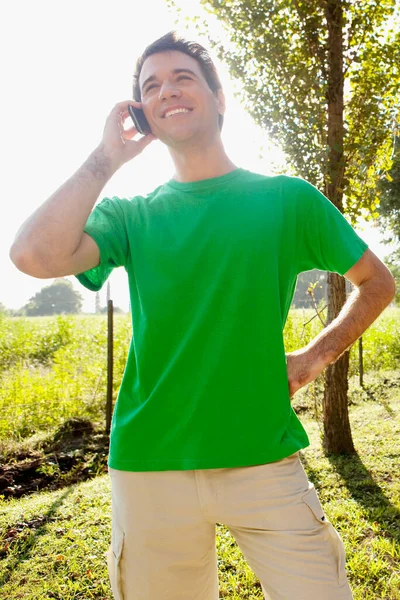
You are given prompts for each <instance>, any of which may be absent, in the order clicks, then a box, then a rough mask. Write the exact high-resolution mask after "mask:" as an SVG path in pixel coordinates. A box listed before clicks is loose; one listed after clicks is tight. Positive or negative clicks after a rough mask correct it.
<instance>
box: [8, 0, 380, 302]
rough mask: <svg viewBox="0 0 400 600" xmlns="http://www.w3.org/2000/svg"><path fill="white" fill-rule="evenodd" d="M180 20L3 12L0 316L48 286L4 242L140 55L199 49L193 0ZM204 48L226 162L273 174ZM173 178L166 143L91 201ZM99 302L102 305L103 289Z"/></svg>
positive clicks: (61, 8)
mask: <svg viewBox="0 0 400 600" xmlns="http://www.w3.org/2000/svg"><path fill="white" fill-rule="evenodd" d="M179 4H180V5H181V6H182V2H180V3H179ZM138 6H140V11H139V13H138V11H137V7H138ZM180 14H181V15H182V16H181V20H180V21H179V22H176V17H177V15H176V13H171V12H169V11H168V9H167V6H166V3H165V1H164V0H146V1H145V2H140V3H139V2H133V1H132V0H113V2H111V1H108V2H107V1H104V0H97V1H94V0H69V2H64V1H62V0H36V1H35V2H32V1H31V0H20V1H19V2H12V3H11V2H8V3H4V4H3V5H2V8H1V11H0V16H1V19H0V21H1V25H0V55H1V56H2V79H3V86H2V89H3V92H2V94H1V96H0V103H1V110H0V128H1V129H0V130H1V132H2V142H3V143H2V149H1V153H2V161H1V162H2V165H3V169H2V177H1V188H2V192H3V194H2V206H3V216H2V219H1V220H0V268H1V271H2V273H3V277H2V285H1V286H0V303H2V304H4V305H5V306H6V307H7V308H20V307H21V306H23V305H24V304H25V303H26V302H27V301H28V300H29V298H31V297H32V296H33V295H34V294H36V293H37V292H38V291H40V289H41V288H42V287H44V286H46V285H49V284H51V283H52V282H53V279H45V280H44V279H36V278H34V277H30V276H28V275H25V274H24V273H21V272H20V271H19V270H18V269H17V268H16V267H15V266H14V264H13V263H12V262H11V260H10V258H9V249H10V246H11V244H12V242H13V239H14V236H15V234H16V232H17V230H18V229H19V227H20V226H21V224H22V223H23V222H24V221H25V220H26V219H27V218H28V217H29V216H30V215H31V214H32V213H33V212H34V211H35V210H36V208H38V207H39V206H40V205H41V204H42V203H43V202H44V201H45V200H46V199H47V198H48V197H49V196H50V195H51V194H52V193H53V192H54V191H55V190H56V189H57V188H58V187H59V186H60V185H62V184H63V183H64V182H65V181H66V180H67V179H68V178H69V177H71V175H73V173H74V172H75V171H76V170H77V169H78V168H79V166H80V165H81V164H82V163H83V162H84V161H85V160H86V158H87V157H88V156H89V154H90V153H91V152H92V151H93V150H94V149H95V148H96V146H97V145H98V144H99V143H100V141H101V137H102V132H103V128H104V124H105V121H106V118H107V116H108V114H109V113H110V111H111V109H112V108H113V106H114V105H115V104H116V103H117V102H120V101H122V100H127V99H129V98H131V97H132V92H131V88H132V75H133V70H134V66H135V63H136V59H137V58H138V56H139V55H140V54H141V53H142V52H143V50H144V48H145V47H146V46H147V45H148V44H150V43H151V42H153V41H154V40H156V39H157V38H159V37H160V36H162V35H163V34H164V33H166V32H167V31H169V30H171V29H176V30H178V31H179V32H180V33H182V34H183V35H184V36H185V37H189V38H191V39H195V40H196V41H198V42H200V43H202V44H203V45H205V46H206V47H207V48H209V46H208V40H207V39H206V38H202V37H201V36H200V35H199V33H198V32H197V30H196V29H195V28H194V26H192V27H191V29H190V30H189V31H188V30H186V29H185V26H186V24H187V21H186V20H185V17H186V16H188V15H200V16H203V18H204V15H205V13H204V10H203V9H202V7H201V6H200V3H199V1H198V0H193V1H191V0H186V1H185V2H184V10H183V11H182V13H180ZM207 19H208V20H209V22H211V26H212V31H213V33H216V32H218V33H219V35H223V34H222V31H221V30H220V29H219V25H218V23H217V21H216V20H215V19H214V20H213V19H212V18H211V17H210V16H208V17H207ZM210 52H211V55H212V58H213V59H214V61H215V63H216V66H217V69H218V71H219V73H220V77H221V81H222V85H223V88H224V92H225V96H226V100H227V112H226V115H225V120H224V127H223V130H222V140H223V143H224V146H225V150H226V152H227V154H228V156H229V157H230V158H231V160H232V161H233V162H234V163H235V164H237V166H240V167H242V168H245V169H249V170H251V171H255V172H258V173H263V174H265V175H273V174H274V172H276V169H277V168H282V165H283V166H285V164H287V162H286V160H285V155H284V153H283V152H282V151H281V150H280V149H279V148H278V147H276V146H275V145H274V144H273V143H272V142H271V140H270V139H269V138H268V135H267V133H266V132H265V131H263V130H262V129H260V128H259V127H257V126H256V125H255V124H254V123H253V121H252V119H251V117H250V116H249V115H247V113H246V112H245V110H244V108H243V106H242V105H241V104H240V101H239V99H238V98H237V97H236V96H235V92H236V93H237V91H238V89H239V88H238V85H239V84H238V82H233V81H231V79H230V76H229V73H228V70H227V68H226V67H225V66H224V65H223V64H221V63H220V62H219V61H218V59H217V58H216V57H215V55H214V54H213V52H212V50H210ZM4 83H5V85H4ZM287 172H288V173H289V167H288V168H287ZM173 173H174V167H173V163H172V161H171V158H170V156H169V154H168V151H167V149H166V147H165V146H163V145H162V143H161V142H159V141H155V142H153V143H152V144H150V146H149V147H148V148H146V149H145V151H144V152H143V153H142V154H141V155H140V156H138V157H136V158H135V159H134V160H132V161H130V162H129V163H127V164H125V165H124V166H123V167H122V168H121V169H120V170H119V171H118V172H117V173H116V174H115V175H114V176H113V178H112V179H111V180H110V181H109V182H108V183H107V185H106V186H105V187H104V189H103V191H102V193H101V195H100V196H99V200H101V198H102V197H104V196H122V197H133V196H135V195H139V194H146V193H149V192H151V191H152V190H153V189H154V188H156V187H157V186H158V185H160V184H162V183H164V182H165V181H167V180H168V179H170V178H171V177H172V175H173ZM357 231H358V232H359V233H360V235H361V236H362V237H363V238H364V239H365V241H366V242H367V243H368V244H369V245H370V247H371V249H372V250H373V251H374V252H375V253H376V254H377V255H378V256H379V257H380V258H383V257H384V256H386V255H388V254H389V250H388V248H387V246H384V245H382V244H380V243H379V234H378V232H377V231H376V229H375V228H373V227H371V226H366V225H365V226H364V228H363V229H361V228H358V229H357ZM68 279H69V280H70V281H71V282H72V284H73V286H74V288H75V289H76V290H78V291H79V292H80V293H81V294H82V296H83V300H84V303H83V310H84V311H85V312H94V307H95V294H94V293H93V292H90V291H88V290H86V289H85V288H84V287H83V286H82V285H81V284H80V283H79V282H78V281H77V280H76V279H75V278H74V277H69V278H68ZM110 283H111V296H112V298H113V300H114V304H115V305H117V306H120V307H121V308H122V309H123V310H128V306H129V296H128V283H127V279H126V273H125V271H124V270H123V269H122V268H120V269H116V270H114V272H113V273H112V275H111V278H110ZM100 299H101V304H102V305H105V303H106V286H104V287H103V289H102V291H101V292H100Z"/></svg>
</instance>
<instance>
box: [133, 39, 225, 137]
mask: <svg viewBox="0 0 400 600" xmlns="http://www.w3.org/2000/svg"><path fill="white" fill-rule="evenodd" d="M139 85H140V90H141V96H142V108H143V111H144V114H145V116H146V118H147V120H148V122H149V124H150V127H151V130H152V132H153V133H154V135H156V136H157V137H158V138H159V139H160V140H161V141H162V142H164V143H166V144H167V145H169V146H172V147H174V146H176V145H180V143H182V142H185V141H188V140H193V139H194V138H195V139H197V140H206V139H210V137H211V138H213V137H215V136H216V135H219V127H218V114H219V113H221V114H223V113H224V110H225V104H224V97H223V94H222V91H219V92H218V97H217V96H216V95H215V94H214V93H213V92H212V91H211V89H210V88H209V87H208V84H207V82H206V80H205V78H204V76H203V74H202V72H201V68H200V65H199V63H198V62H197V60H195V59H194V58H192V57H191V56H188V55H187V54H184V53H183V52H178V51H176V50H171V51H168V52H160V53H157V54H152V55H151V56H149V57H148V58H147V59H146V60H145V62H144V64H143V67H142V70H141V73H140V77H139ZM175 110H177V111H179V112H174V111H175Z"/></svg>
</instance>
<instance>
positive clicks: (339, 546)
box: [302, 484, 347, 585]
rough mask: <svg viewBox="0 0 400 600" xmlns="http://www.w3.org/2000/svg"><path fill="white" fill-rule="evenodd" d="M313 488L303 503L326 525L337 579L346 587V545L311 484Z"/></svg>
mask: <svg viewBox="0 0 400 600" xmlns="http://www.w3.org/2000/svg"><path fill="white" fill-rule="evenodd" d="M310 485H311V487H310V488H309V490H308V491H307V492H306V493H305V494H304V495H303V497H302V499H303V502H305V503H306V504H307V506H308V507H309V508H310V509H311V511H312V513H313V514H314V516H315V518H316V519H317V520H318V521H319V522H320V523H323V524H325V525H326V531H327V532H328V536H329V539H330V541H331V542H332V548H333V554H334V557H335V562H336V565H337V577H338V581H339V585H344V584H345V583H346V581H347V575H346V551H345V547H344V544H343V542H342V540H341V538H340V536H339V534H338V532H337V531H336V529H335V528H334V526H333V525H332V523H331V522H330V521H329V519H328V517H327V516H326V515H325V513H324V510H323V508H322V506H321V503H320V501H319V498H318V495H317V492H316V490H315V488H314V485H312V484H310Z"/></svg>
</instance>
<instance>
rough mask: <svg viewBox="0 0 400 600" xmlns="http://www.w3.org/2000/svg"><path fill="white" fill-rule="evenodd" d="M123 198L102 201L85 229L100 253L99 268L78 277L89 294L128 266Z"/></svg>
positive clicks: (91, 215) (90, 216)
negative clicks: (115, 272)
mask: <svg viewBox="0 0 400 600" xmlns="http://www.w3.org/2000/svg"><path fill="white" fill-rule="evenodd" d="M122 202H123V201H122V200H121V199H120V198H116V197H113V198H103V200H102V201H101V202H99V204H97V206H95V208H94V209H93V211H92V212H91V214H90V215H89V218H88V220H87V223H86V225H85V227H84V229H83V231H84V232H85V233H87V234H88V235H90V237H91V238H93V239H94V241H95V242H96V244H97V245H98V247H99V251H100V264H99V265H98V266H97V267H94V268H93V269H90V270H88V271H85V272H83V273H79V274H77V275H75V277H76V278H77V279H78V281H79V282H80V283H81V284H82V285H84V286H85V287H87V288H88V289H89V290H92V291H95V292H96V291H98V290H100V289H101V288H102V286H103V284H104V283H105V281H106V280H107V278H108V277H109V275H110V274H111V272H112V270H113V269H114V268H116V267H121V266H125V265H126V262H127V255H128V247H129V244H128V235H127V230H126V223H125V218H124V210H123V206H122Z"/></svg>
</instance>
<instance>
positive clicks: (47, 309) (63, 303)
mask: <svg viewBox="0 0 400 600" xmlns="http://www.w3.org/2000/svg"><path fill="white" fill-rule="evenodd" d="M81 308H82V296H81V294H80V293H79V292H77V291H76V290H75V289H74V288H73V286H72V283H71V282H70V281H68V279H63V278H61V279H56V280H55V281H54V282H53V283H52V284H51V285H48V286H46V287H44V288H42V289H41V290H40V292H38V293H37V294H35V295H34V296H32V298H30V299H29V302H28V303H27V304H26V305H25V307H24V309H25V313H26V315H27V316H39V315H59V314H64V313H78V312H80V310H81Z"/></svg>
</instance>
